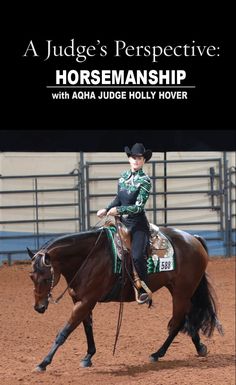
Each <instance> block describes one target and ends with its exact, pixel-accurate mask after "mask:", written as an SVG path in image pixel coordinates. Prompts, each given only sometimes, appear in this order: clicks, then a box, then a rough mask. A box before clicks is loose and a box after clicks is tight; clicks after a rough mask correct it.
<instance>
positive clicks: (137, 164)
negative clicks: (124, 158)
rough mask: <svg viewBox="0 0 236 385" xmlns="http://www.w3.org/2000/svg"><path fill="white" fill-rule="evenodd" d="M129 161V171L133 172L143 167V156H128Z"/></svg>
mask: <svg viewBox="0 0 236 385" xmlns="http://www.w3.org/2000/svg"><path fill="white" fill-rule="evenodd" d="M129 163H130V166H131V171H133V172H134V171H138V170H140V169H141V168H142V167H143V165H144V163H145V159H144V157H143V156H130V157H129Z"/></svg>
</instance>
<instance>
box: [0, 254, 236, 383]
mask: <svg viewBox="0 0 236 385" xmlns="http://www.w3.org/2000/svg"><path fill="white" fill-rule="evenodd" d="M29 271H30V265H27V264H23V265H13V266H10V267H9V266H6V265H4V266H2V267H1V268H0V294H1V295H0V301H1V307H0V325H1V331H0V346H1V353H0V354H1V359H0V383H1V385H15V384H23V385H34V384H43V385H44V384H45V385H46V384H47V385H51V384H55V385H69V384H70V385H75V384H76V385H96V384H98V385H118V384H121V385H126V384H128V385H133V384H135V385H152V384H153V385H154V384H155V385H156V384H158V385H174V384H175V385H177V384H178V385H196V384H197V385H201V384H208V385H213V384H214V385H222V384H225V385H235V361H234V357H235V356H234V354H235V258H230V259H225V258H214V259H211V260H210V262H209V265H208V268H207V271H208V273H209V275H210V278H211V282H212V283H213V286H214V288H215V290H216V292H217V295H218V302H219V318H220V321H221V323H222V324H223V327H224V330H225V335H224V337H222V336H220V335H219V334H218V333H217V332H215V333H214V335H213V337H212V338H211V339H207V338H205V337H202V341H203V342H204V343H205V344H206V345H207V347H208V355H207V357H204V358H200V357H198V356H197V354H196V351H195V348H194V346H193V344H192V342H191V340H190V338H189V337H187V336H186V335H183V334H180V335H178V336H177V338H176V339H175V341H174V342H173V344H172V345H171V346H170V348H169V350H168V351H167V354H166V355H165V357H164V358H162V359H161V360H160V361H159V362H157V363H150V362H149V359H148V357H149V355H150V354H151V353H153V352H154V351H156V350H157V349H158V347H160V345H161V344H162V343H163V341H164V339H165V338H166V336H167V329H166V327H167V323H168V320H169V318H170V316H171V307H172V305H171V297H170V295H169V293H168V291H167V290H166V289H165V288H163V289H161V290H160V291H158V292H157V293H155V294H154V307H153V308H151V309H148V308H147V306H146V305H142V306H140V305H138V304H136V303H130V304H125V305H124V314H123V322H122V327H121V332H120V337H119V340H118V345H117V349H116V354H115V355H114V356H113V355H112V351H113V345H114V340H115V332H116V324H117V318H118V312H119V305H118V304H117V303H109V304H98V305H97V306H96V307H95V309H94V334H95V341H96V346H97V353H96V355H95V356H94V358H93V366H92V367H91V368H87V369H83V368H80V366H79V362H80V359H81V358H82V357H83V356H84V355H85V353H86V341H85V336H84V331H83V327H82V326H79V327H78V328H77V329H76V330H75V331H74V332H73V333H72V335H71V336H70V337H69V338H68V340H67V341H66V342H65V344H64V345H63V346H61V347H60V348H59V350H58V351H57V353H56V355H55V357H54V360H53V362H52V364H51V365H49V366H48V368H47V371H46V372H44V373H36V372H34V368H35V366H36V365H37V364H38V363H40V361H41V360H42V359H43V358H44V356H45V355H46V354H47V353H48V351H49V349H50V347H51V345H52V342H53V341H54V339H55V336H56V334H57V332H58V331H59V329H60V328H61V327H62V326H63V325H64V324H65V322H66V320H67V319H68V317H69V315H70V312H71V307H72V302H71V299H70V298H69V295H68V294H66V295H65V296H64V297H63V299H62V300H61V302H60V303H59V304H57V305H49V308H48V310H47V311H46V313H45V314H43V315H41V314H38V313H36V312H35V311H34V310H33V306H32V305H33V302H34V299H33V284H32V282H31V280H30V278H29V275H28V273H29ZM64 288H65V281H64V279H61V281H60V283H59V284H58V286H57V287H56V288H55V289H54V296H55V297H56V296H57V295H59V294H60V293H61V292H62V290H63V289H64Z"/></svg>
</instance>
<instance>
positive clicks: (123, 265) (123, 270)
mask: <svg viewBox="0 0 236 385" xmlns="http://www.w3.org/2000/svg"><path fill="white" fill-rule="evenodd" d="M115 223H116V227H117V234H118V237H119V241H120V244H121V250H122V251H121V258H122V259H121V266H122V269H121V271H122V275H121V294H120V307H119V314H118V321H117V326H116V336H115V342H114V346H113V356H114V354H115V351H116V345H117V342H118V338H119V334H120V329H121V324H122V319H123V311H124V301H123V294H124V286H125V271H126V270H127V269H126V264H125V256H124V247H123V242H122V238H121V236H120V232H119V225H118V220H117V218H116V217H115Z"/></svg>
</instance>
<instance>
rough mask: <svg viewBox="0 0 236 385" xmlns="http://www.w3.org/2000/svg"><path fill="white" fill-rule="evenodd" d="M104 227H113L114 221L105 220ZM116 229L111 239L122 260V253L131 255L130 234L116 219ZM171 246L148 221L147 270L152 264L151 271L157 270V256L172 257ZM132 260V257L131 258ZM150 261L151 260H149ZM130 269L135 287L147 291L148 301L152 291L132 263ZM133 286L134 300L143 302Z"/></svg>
mask: <svg viewBox="0 0 236 385" xmlns="http://www.w3.org/2000/svg"><path fill="white" fill-rule="evenodd" d="M105 227H108V228H109V227H113V228H114V223H113V222H112V221H107V222H106V224H105ZM115 227H116V228H117V231H116V232H115V233H114V232H113V240H114V243H115V247H116V251H117V256H118V258H119V259H120V260H122V256H124V255H131V253H130V252H131V234H130V232H129V230H128V229H127V227H126V226H125V225H124V224H123V223H122V222H120V221H119V220H116V225H115ZM173 253H174V251H173V247H172V245H171V243H170V241H169V240H168V239H167V238H166V236H165V235H164V234H163V233H161V232H160V230H159V227H158V226H156V225H154V224H153V223H150V237H149V245H148V253H147V257H146V259H147V262H148V271H150V267H151V266H152V265H153V268H152V271H157V267H158V266H159V265H160V259H159V258H161V259H162V258H165V257H172V256H173ZM131 261H132V258H131ZM150 261H151V262H150ZM132 269H133V276H134V281H135V284H136V286H137V289H141V287H143V288H144V290H145V291H146V292H147V293H148V296H149V301H151V297H152V292H151V290H150V289H149V288H148V287H147V285H146V284H145V282H143V281H141V280H140V278H139V276H138V274H137V272H136V270H135V267H134V264H133V263H132ZM137 289H136V288H135V296H136V301H137V302H138V303H143V302H141V301H140V300H139V298H138V292H137Z"/></svg>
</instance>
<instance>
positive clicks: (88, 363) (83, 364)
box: [80, 359, 92, 368]
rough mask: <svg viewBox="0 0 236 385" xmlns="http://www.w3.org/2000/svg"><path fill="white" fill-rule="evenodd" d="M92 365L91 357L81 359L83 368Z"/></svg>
mask: <svg viewBox="0 0 236 385" xmlns="http://www.w3.org/2000/svg"><path fill="white" fill-rule="evenodd" d="M90 366H92V361H91V360H90V359H85V360H81V361H80V367H81V368H90Z"/></svg>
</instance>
